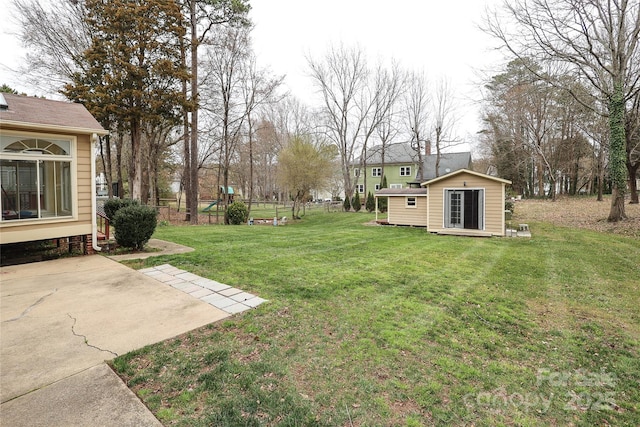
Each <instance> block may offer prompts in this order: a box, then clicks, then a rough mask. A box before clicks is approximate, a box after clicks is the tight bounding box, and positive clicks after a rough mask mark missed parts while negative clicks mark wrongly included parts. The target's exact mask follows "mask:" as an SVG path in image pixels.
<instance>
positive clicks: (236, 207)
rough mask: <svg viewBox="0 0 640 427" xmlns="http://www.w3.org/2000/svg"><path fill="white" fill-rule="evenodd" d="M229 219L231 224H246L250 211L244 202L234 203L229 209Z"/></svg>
mask: <svg viewBox="0 0 640 427" xmlns="http://www.w3.org/2000/svg"><path fill="white" fill-rule="evenodd" d="M227 218H229V224H233V225H240V224H244V223H245V222H247V219H249V209H247V206H246V205H245V204H244V203H242V202H233V203H231V204H230V205H229V207H228V208H227Z"/></svg>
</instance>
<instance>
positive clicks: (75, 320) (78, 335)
mask: <svg viewBox="0 0 640 427" xmlns="http://www.w3.org/2000/svg"><path fill="white" fill-rule="evenodd" d="M67 316H69V318H70V319H71V320H73V325H71V333H72V334H73V335H75V336H76V337H80V338H82V339H83V340H84V343H85V345H86V346H87V347H91V348H95V349H96V350H98V351H104V352H106V353H111V354H113V355H114V356H116V357H118V353H115V352H113V351H111V350H105V349H104V348H100V347H98V346H95V345H93V344H89V340H88V339H87V336H86V335H82V334H79V333H77V332H76V330H75V326H76V322H77V321H78V319H76V318H75V317H73V316H72V315H71V314H69V313H67Z"/></svg>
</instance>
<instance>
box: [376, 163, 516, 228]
mask: <svg viewBox="0 0 640 427" xmlns="http://www.w3.org/2000/svg"><path fill="white" fill-rule="evenodd" d="M507 184H511V182H510V181H508V180H506V179H501V178H497V177H494V176H490V175H485V174H482V173H478V172H473V171H471V170H468V169H459V170H456V171H454V172H451V173H449V174H446V175H443V176H440V177H437V178H434V179H431V180H429V181H426V182H424V183H422V184H421V188H404V189H395V188H384V189H382V190H379V191H376V194H375V197H376V212H378V205H379V198H380V197H386V198H387V200H388V204H387V219H386V220H384V221H379V222H384V223H388V224H392V225H410V226H419V227H425V226H426V227H427V230H428V231H430V232H433V233H439V234H456V235H465V236H504V235H505V218H504V200H505V191H506V190H505V187H506V185H507ZM376 220H378V213H376Z"/></svg>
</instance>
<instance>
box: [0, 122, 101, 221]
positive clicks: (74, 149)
mask: <svg viewBox="0 0 640 427" xmlns="http://www.w3.org/2000/svg"><path fill="white" fill-rule="evenodd" d="M0 134H2V135H6V136H14V137H24V138H35V139H57V140H62V139H66V140H69V141H70V142H71V144H70V150H69V151H70V153H69V155H53V154H46V155H37V154H34V153H4V152H2V151H0V159H3V160H27V161H34V160H44V161H62V162H69V164H70V166H71V203H72V206H71V215H68V216H60V217H49V218H29V219H20V220H7V221H4V220H2V218H1V217H0V223H1V224H2V227H16V226H17V227H19V226H23V225H25V224H41V223H57V222H70V221H77V220H78V138H77V137H76V136H74V135H64V134H52V133H42V132H31V131H13V130H2V131H1V132H0ZM91 149H93V146H92V147H91ZM92 185H93V183H92ZM0 203H1V201H0ZM2 208H3V209H4V207H2Z"/></svg>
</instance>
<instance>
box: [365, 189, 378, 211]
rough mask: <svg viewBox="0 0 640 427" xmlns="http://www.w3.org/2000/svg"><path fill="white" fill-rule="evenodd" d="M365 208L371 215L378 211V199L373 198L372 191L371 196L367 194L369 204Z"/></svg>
mask: <svg viewBox="0 0 640 427" xmlns="http://www.w3.org/2000/svg"><path fill="white" fill-rule="evenodd" d="M365 208H366V209H367V212H369V213H371V212H373V211H374V210H376V199H375V197H373V194H372V193H371V191H369V194H367V202H366V204H365Z"/></svg>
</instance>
